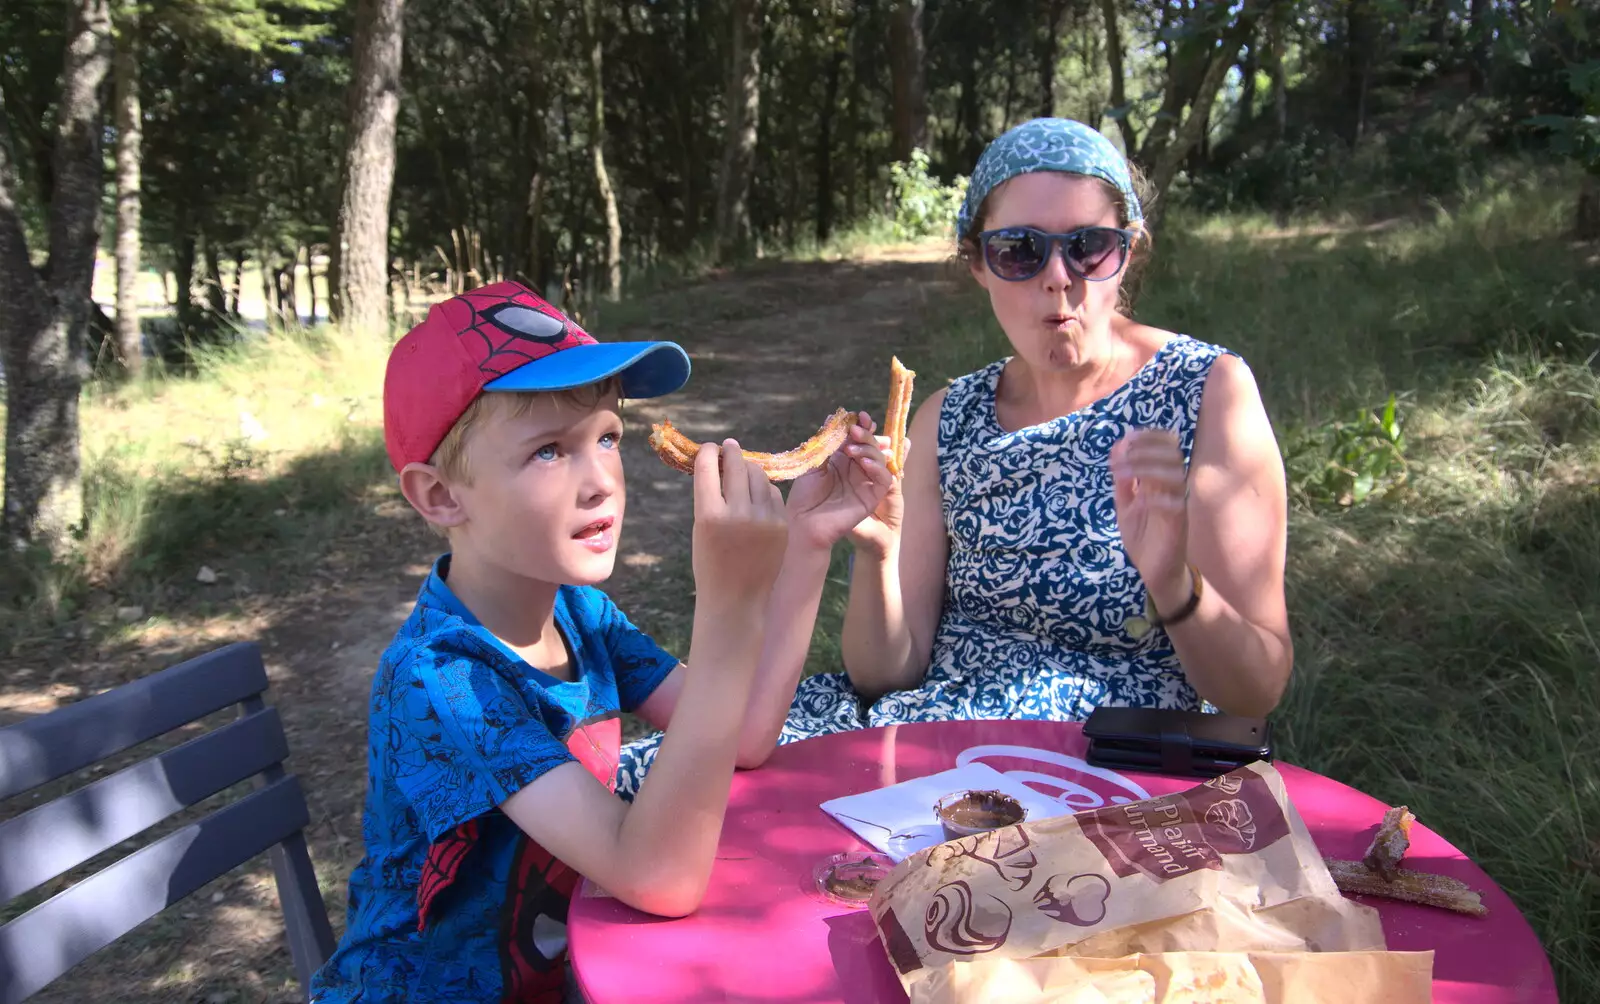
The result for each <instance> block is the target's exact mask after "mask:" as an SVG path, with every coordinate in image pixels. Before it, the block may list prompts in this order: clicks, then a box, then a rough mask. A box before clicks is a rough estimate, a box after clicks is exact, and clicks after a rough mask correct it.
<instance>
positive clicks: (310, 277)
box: [295, 244, 388, 326]
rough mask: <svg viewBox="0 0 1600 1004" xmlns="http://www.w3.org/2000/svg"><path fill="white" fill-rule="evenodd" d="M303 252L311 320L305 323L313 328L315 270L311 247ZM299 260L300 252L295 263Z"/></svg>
mask: <svg viewBox="0 0 1600 1004" xmlns="http://www.w3.org/2000/svg"><path fill="white" fill-rule="evenodd" d="M304 250H305V253H306V292H308V293H309V294H310V295H311V319H310V320H309V321H307V322H306V323H307V324H310V325H312V326H315V325H316V323H317V270H316V267H315V265H314V264H313V260H312V249H311V245H309V244H307V245H306V246H305V248H304ZM299 260H300V252H299V251H296V252H295V261H297V262H298V261H299ZM387 289H388V287H385V292H386V293H387Z"/></svg>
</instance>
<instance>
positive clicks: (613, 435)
mask: <svg viewBox="0 0 1600 1004" xmlns="http://www.w3.org/2000/svg"><path fill="white" fill-rule="evenodd" d="M620 442H622V433H620V432H608V433H606V434H605V435H604V436H601V437H600V445H601V446H604V447H605V448H606V449H608V450H614V449H616V448H617V444H618V443H620Z"/></svg>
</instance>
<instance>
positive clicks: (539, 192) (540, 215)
mask: <svg viewBox="0 0 1600 1004" xmlns="http://www.w3.org/2000/svg"><path fill="white" fill-rule="evenodd" d="M543 237H544V172H543V171H535V172H533V179H532V180H531V181H529V182H528V281H529V282H530V283H532V284H533V287H534V288H535V289H540V290H542V289H543V288H544V283H545V274H544V256H543V254H542V249H543V247H544V244H543V240H542V238H543Z"/></svg>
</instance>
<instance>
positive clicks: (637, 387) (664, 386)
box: [483, 342, 689, 398]
mask: <svg viewBox="0 0 1600 1004" xmlns="http://www.w3.org/2000/svg"><path fill="white" fill-rule="evenodd" d="M609 377H620V378H621V381H622V396H623V397H631V398H643V397H660V396H661V395H663V394H671V393H672V392H673V391H675V390H677V389H678V388H680V387H682V386H683V385H684V384H685V383H687V382H688V380H689V354H688V353H687V352H685V351H683V349H682V348H681V347H679V346H678V344H677V343H676V342H596V343H595V344H593V345H578V346H574V347H573V348H570V349H563V350H561V351H560V352H556V353H554V354H552V355H548V356H545V357H544V358H543V359H538V360H535V361H533V362H531V363H528V364H526V365H524V366H520V367H518V368H517V369H514V370H512V371H511V372H510V373H507V374H506V375H505V376H502V377H497V378H495V379H494V380H491V381H489V382H488V383H486V384H484V386H483V389H484V390H486V391H519V390H521V391H530V390H545V391H553V390H569V389H571V388H573V387H584V386H587V385H589V384H592V383H599V382H600V381H601V380H605V379H607V378H609Z"/></svg>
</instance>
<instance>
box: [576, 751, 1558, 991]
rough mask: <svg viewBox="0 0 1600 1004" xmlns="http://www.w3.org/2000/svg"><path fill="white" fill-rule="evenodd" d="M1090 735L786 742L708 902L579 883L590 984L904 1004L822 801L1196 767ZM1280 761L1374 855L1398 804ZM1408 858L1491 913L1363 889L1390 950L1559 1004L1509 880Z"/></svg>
mask: <svg viewBox="0 0 1600 1004" xmlns="http://www.w3.org/2000/svg"><path fill="white" fill-rule="evenodd" d="M1085 745H1086V743H1085V740H1084V738H1083V735H1082V728H1081V726H1079V725H1076V724H1066V723H1060V722H1031V721H1030V722H1020V721H991V722H935V723H925V724H916V725H901V726H892V727H889V728H879V729H864V730H862V731H859V732H847V733H842V734H839V735H833V736H823V737H821V738H817V739H808V740H806V741H804V742H799V743H792V744H790V745H787V746H781V747H779V748H778V749H777V750H776V751H775V752H774V753H773V755H772V758H771V759H770V760H769V761H767V764H766V765H765V766H764V767H762V768H761V769H760V770H755V771H749V772H745V773H741V774H738V775H737V776H735V777H734V779H733V789H732V794H731V797H730V800H729V804H728V813H727V818H726V822H725V824H724V826H723V831H722V841H721V843H720V845H719V847H718V850H717V862H716V867H715V869H714V870H713V872H712V876H711V887H710V889H709V890H708V892H707V894H706V898H705V902H704V904H703V905H702V906H701V907H700V909H699V910H698V911H697V912H696V913H694V914H692V915H691V916H688V917H684V918H682V919H679V920H665V919H662V918H659V917H653V916H650V915H648V914H644V913H640V912H639V911H637V910H634V909H632V908H630V907H627V906H624V905H623V904H622V903H621V902H619V901H618V900H615V899H612V898H610V897H608V896H605V895H604V894H599V893H598V892H597V890H595V889H594V888H593V887H590V886H588V885H587V884H585V885H584V886H583V887H581V888H580V890H579V892H578V895H577V896H576V897H575V898H574V899H573V903H572V909H571V913H570V915H569V918H568V936H569V939H570V945H571V951H572V962H573V968H574V969H575V971H576V973H577V977H578V983H579V986H580V987H581V988H582V990H583V992H584V994H585V996H587V997H588V999H589V1001H590V1002H591V1004H617V1002H623V1001H630V1002H631V1001H641V1000H648V1001H652V1002H663V1004H665V1002H674V1001H684V1002H691V1001H692V1002H695V1004H712V1002H719V1001H752V1002H754V1001H769V1002H778V1001H782V1002H785V1004H812V1002H815V1004H823V1002H828V1004H832V1002H847V1004H869V1002H880V1001H889V1002H903V1001H905V999H906V996H905V993H904V992H903V991H902V990H901V988H900V984H899V983H898V981H897V980H896V979H895V975H894V971H893V969H891V968H890V966H889V962H888V959H887V958H886V957H885V955H884V951H883V947H882V945H881V944H880V943H879V941H878V937H877V932H876V931H875V930H874V928H873V926H872V919H871V917H870V916H869V915H868V913H867V912H866V910H865V909H851V908H848V907H843V906H839V905H836V904H833V903H830V902H826V901H824V900H822V899H820V898H819V897H817V896H816V895H814V890H815V884H814V880H813V878H812V869H813V867H815V865H816V864H817V863H818V862H819V861H821V860H822V859H823V858H825V857H828V856H829V855H832V854H835V853H838V852H840V851H851V852H856V851H861V850H865V849H869V848H867V845H866V844H864V843H863V842H862V841H861V840H860V839H858V838H857V837H856V836H855V834H853V833H851V832H850V831H849V830H847V829H845V828H844V827H843V826H841V825H840V824H839V823H838V822H836V821H835V820H834V819H833V818H832V817H830V816H829V815H827V814H826V813H825V812H823V811H822V810H821V809H820V808H818V806H819V805H820V804H821V803H822V802H825V801H827V800H828V799H831V798H837V797H839V796H842V795H851V794H856V793H858V792H862V791H867V790H870V789H873V788H880V787H883V786H885V785H889V784H894V783H896V782H898V781H904V780H907V779H909V778H913V777H922V776H924V775H927V774H933V773H937V772H939V771H942V770H948V769H950V768H952V767H956V766H959V765H962V764H965V763H969V762H971V761H973V760H978V761H981V762H983V763H986V764H988V765H989V766H991V767H994V768H996V769H997V770H1000V771H1002V772H1005V773H1008V774H1010V775H1011V776H1013V777H1015V778H1017V779H1019V780H1022V781H1024V782H1026V783H1028V784H1030V785H1032V786H1033V787H1035V788H1037V789H1039V790H1040V791H1042V792H1044V793H1045V794H1048V795H1052V796H1055V797H1058V798H1060V799H1061V800H1062V801H1064V802H1066V803H1067V804H1068V805H1069V806H1070V807H1071V808H1072V809H1074V810H1077V809H1085V808H1093V807H1095V806H1098V805H1102V804H1105V803H1107V802H1110V801H1119V802H1121V801H1130V800H1133V799H1137V798H1143V797H1146V796H1147V795H1163V794H1168V793H1171V792H1175V791H1181V790H1183V789H1185V788H1188V787H1191V786H1193V785H1195V784H1198V783H1199V781H1200V779H1196V778H1173V777H1165V776H1161V775H1156V774H1142V773H1134V772H1127V773H1120V774H1119V773H1116V772H1112V771H1104V770H1099V769H1097V768H1092V767H1089V766H1088V765H1087V764H1085V763H1084V762H1083V760H1082V759H1081V758H1082V757H1083V755H1084V752H1085ZM1275 766H1277V768H1278V770H1279V771H1280V772H1281V773H1282V775H1283V779H1284V782H1285V784H1286V785H1287V787H1288V791H1289V796H1290V798H1292V799H1293V801H1294V804H1295V807H1296V808H1297V809H1298V810H1299V812H1300V815H1301V816H1302V817H1303V818H1304V819H1305V821H1306V825H1307V826H1308V827H1309V828H1310V830H1311V834H1312V836H1313V837H1314V838H1315V839H1316V842H1317V846H1318V848H1320V849H1321V850H1322V852H1323V853H1324V854H1325V855H1327V856H1329V857H1336V858H1359V857H1361V855H1362V853H1363V852H1364V851H1365V849H1366V845H1367V842H1368V841H1369V840H1370V839H1371V836H1372V832H1373V829H1374V828H1375V826H1376V825H1377V823H1378V821H1379V818H1380V817H1381V816H1382V814H1383V811H1384V810H1385V809H1386V808H1387V806H1385V805H1383V803H1381V802H1379V801H1378V800H1377V799H1374V798H1372V797H1370V796H1367V795H1364V794H1362V793H1361V792H1359V791H1356V790H1355V789H1353V788H1350V787H1347V786H1346V785H1343V784H1340V783H1339V782H1337V781H1333V780H1330V779H1328V778H1325V777H1323V776H1321V775H1319V774H1315V773H1312V772H1311V771H1308V770H1301V769H1299V768H1297V767H1293V766H1290V765H1288V764H1284V763H1282V762H1278V763H1277V764H1276V765H1275ZM1406 860H1407V862H1408V863H1409V864H1410V865H1412V866H1413V867H1416V868H1417V869H1418V870H1421V871H1431V872H1439V873H1441V874H1445V875H1452V876H1455V877H1456V878H1458V879H1461V880H1462V881H1464V882H1466V883H1467V884H1468V885H1470V886H1471V887H1472V888H1473V889H1476V890H1478V891H1479V892H1480V893H1482V895H1483V902H1484V904H1485V905H1486V906H1487V907H1488V908H1489V914H1488V916H1487V917H1481V918H1480V917H1468V916H1463V915H1460V914H1455V913H1451V912H1449V911H1445V910H1439V909H1436V908H1432V907H1423V906H1413V905H1410V904H1407V903H1399V902H1395V901H1392V900H1384V899H1375V898H1374V899H1366V900H1365V902H1368V903H1370V904H1371V905H1372V906H1374V907H1376V908H1377V909H1378V911H1379V913H1380V915H1381V916H1382V918H1383V929H1384V934H1385V936H1386V938H1387V941H1388V945H1389V947H1390V948H1391V949H1395V950H1401V951H1405V950H1426V949H1433V951H1434V968H1433V975H1434V983H1433V987H1434V1000H1435V1001H1436V1002H1438V1004H1490V1002H1494V1004H1503V1002H1509V1001H1516V1002H1530V1004H1533V1002H1537V1004H1554V1002H1555V1001H1556V992H1555V980H1554V977H1553V975H1552V973H1551V971H1550V963H1549V960H1548V958H1547V957H1546V956H1545V953H1544V949H1543V948H1542V946H1541V945H1540V944H1539V939H1538V938H1537V937H1536V936H1535V935H1534V933H1533V930H1532V929H1531V928H1530V927H1529V926H1528V923H1527V921H1526V920H1525V919H1524V918H1523V916H1522V914H1521V913H1520V912H1519V911H1518V910H1517V908H1516V906H1514V905H1513V904H1512V902H1511V900H1510V899H1509V898H1508V897H1507V896H1506V894H1505V893H1504V892H1503V891H1502V890H1501V889H1500V887H1499V886H1497V885H1495V883H1494V882H1493V881H1491V880H1490V879H1489V877H1488V876H1487V875H1485V874H1484V873H1483V871H1482V870H1481V869H1479V868H1478V866H1477V865H1475V864H1473V863H1472V862H1471V861H1470V860H1469V859H1468V858H1467V856H1466V855H1464V854H1462V853H1461V852H1460V851H1458V850H1456V849H1455V848H1454V847H1452V846H1451V845H1450V844H1449V843H1447V842H1446V841H1445V840H1444V839H1443V838H1442V837H1440V836H1439V835H1438V834H1436V833H1434V832H1433V831H1431V830H1429V829H1428V828H1427V827H1426V826H1423V825H1421V824H1420V823H1419V824H1418V825H1416V826H1415V827H1413V828H1412V831H1411V850H1410V851H1409V852H1408V853H1407V855H1406Z"/></svg>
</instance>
